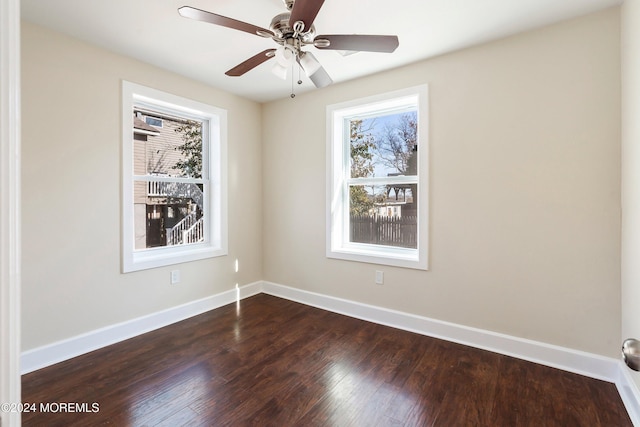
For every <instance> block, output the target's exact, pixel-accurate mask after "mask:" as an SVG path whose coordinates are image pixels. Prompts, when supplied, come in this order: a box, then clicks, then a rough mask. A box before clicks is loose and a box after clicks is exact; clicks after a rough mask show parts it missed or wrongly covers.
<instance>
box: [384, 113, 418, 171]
mask: <svg viewBox="0 0 640 427" xmlns="http://www.w3.org/2000/svg"><path fill="white" fill-rule="evenodd" d="M417 135H418V118H417V114H416V112H410V113H405V114H402V115H401V116H399V117H398V120H397V121H396V122H395V123H387V124H386V125H385V126H384V128H383V129H382V132H381V133H380V134H379V135H378V140H377V144H376V150H377V154H378V157H379V162H380V163H381V164H382V165H384V166H386V167H387V168H389V169H395V170H397V171H398V173H399V174H402V175H407V174H410V173H411V174H415V170H414V171H411V170H410V169H411V168H410V166H411V163H412V161H411V160H410V159H411V158H412V157H414V152H415V151H417V143H418V140H417ZM414 167H415V166H414Z"/></svg>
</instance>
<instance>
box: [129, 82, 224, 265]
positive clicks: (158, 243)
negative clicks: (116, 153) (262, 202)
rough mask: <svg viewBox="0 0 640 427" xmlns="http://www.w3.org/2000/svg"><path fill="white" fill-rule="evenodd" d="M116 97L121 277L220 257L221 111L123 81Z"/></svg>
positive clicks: (222, 187)
mask: <svg viewBox="0 0 640 427" xmlns="http://www.w3.org/2000/svg"><path fill="white" fill-rule="evenodd" d="M122 93H123V108H122V112H123V116H122V128H123V129H122V135H123V136H122V138H123V161H122V163H123V168H122V170H123V191H122V194H123V203H122V209H123V213H122V218H123V227H122V233H123V235H122V246H123V250H122V259H123V262H122V266H123V271H124V272H129V271H136V270H142V269H147V268H154V267H160V266H164V265H170V264H176V263H180V262H187V261H194V260H199V259H204V258H209V257H214V256H220V255H226V253H227V230H226V228H227V226H226V111H225V110H223V109H220V108H216V107H213V106H210V105H206V104H203V103H199V102H196V101H192V100H189V99H185V98H181V97H178V96H175V95H170V94H167V93H164V92H161V91H158V90H155V89H150V88H147V87H144V86H139V85H136V84H133V83H129V82H123V85H122ZM158 125H159V126H158Z"/></svg>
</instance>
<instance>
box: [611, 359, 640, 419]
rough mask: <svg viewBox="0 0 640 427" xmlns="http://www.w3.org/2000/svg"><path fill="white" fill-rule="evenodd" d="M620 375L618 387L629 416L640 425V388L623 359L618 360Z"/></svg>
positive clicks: (617, 382)
mask: <svg viewBox="0 0 640 427" xmlns="http://www.w3.org/2000/svg"><path fill="white" fill-rule="evenodd" d="M618 365H619V375H618V379H617V381H616V387H617V388H618V393H619V394H620V398H621V399H622V402H624V406H625V407H626V408H627V413H628V414H629V418H631V421H632V422H633V425H634V426H640V390H638V387H637V386H636V383H635V381H633V378H632V377H631V371H630V370H629V368H627V366H626V365H625V364H624V362H623V361H622V360H620V361H619V362H618Z"/></svg>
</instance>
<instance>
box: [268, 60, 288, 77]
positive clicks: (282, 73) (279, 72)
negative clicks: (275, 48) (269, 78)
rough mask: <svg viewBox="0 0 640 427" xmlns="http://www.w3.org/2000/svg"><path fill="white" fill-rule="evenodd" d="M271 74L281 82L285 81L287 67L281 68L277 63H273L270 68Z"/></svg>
mask: <svg viewBox="0 0 640 427" xmlns="http://www.w3.org/2000/svg"><path fill="white" fill-rule="evenodd" d="M271 72H272V73H273V74H274V75H275V76H276V77H279V78H281V79H282V80H287V67H283V66H282V65H280V63H279V62H277V61H276V62H275V63H274V64H273V67H272V68H271Z"/></svg>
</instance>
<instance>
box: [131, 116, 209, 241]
mask: <svg viewBox="0 0 640 427" xmlns="http://www.w3.org/2000/svg"><path fill="white" fill-rule="evenodd" d="M133 114H134V118H133V140H134V162H133V165H134V166H133V168H134V171H133V172H134V175H136V176H153V177H158V178H167V179H168V181H162V180H148V181H136V182H134V215H135V220H134V221H135V236H136V237H135V248H136V249H144V248H151V247H158V246H171V245H179V244H183V243H194V242H199V241H203V240H204V234H203V232H202V228H203V220H202V211H203V195H202V191H201V189H200V188H198V186H197V185H194V184H186V183H180V182H175V181H173V182H172V181H171V180H170V179H171V178H179V177H182V176H183V171H182V169H181V168H179V166H178V162H179V161H180V160H182V159H184V155H183V153H182V152H181V150H180V146H182V145H183V144H184V140H183V138H182V134H181V133H180V132H179V131H178V128H179V127H180V125H182V124H184V123H185V121H184V120H183V119H180V118H176V117H169V116H167V115H163V114H161V113H159V112H157V111H150V110H145V109H143V108H136V109H134V111H133Z"/></svg>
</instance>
